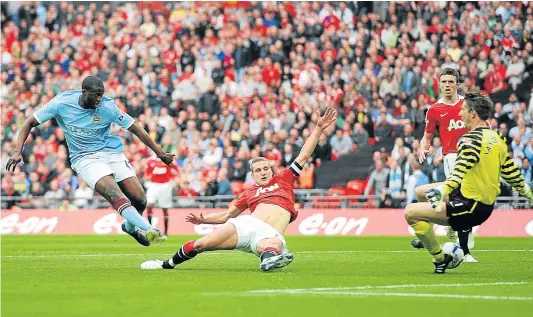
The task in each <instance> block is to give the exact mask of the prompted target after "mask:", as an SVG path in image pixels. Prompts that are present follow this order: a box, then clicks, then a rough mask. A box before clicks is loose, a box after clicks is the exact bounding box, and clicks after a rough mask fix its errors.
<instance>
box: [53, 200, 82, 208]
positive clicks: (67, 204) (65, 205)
mask: <svg viewBox="0 0 533 317" xmlns="http://www.w3.org/2000/svg"><path fill="white" fill-rule="evenodd" d="M57 209H58V210H60V211H74V210H78V207H76V205H74V204H73V203H71V202H70V200H68V199H63V200H62V201H61V204H60V205H59V207H58V208H57Z"/></svg>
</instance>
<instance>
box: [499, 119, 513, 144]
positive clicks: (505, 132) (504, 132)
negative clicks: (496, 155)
mask: <svg viewBox="0 0 533 317" xmlns="http://www.w3.org/2000/svg"><path fill="white" fill-rule="evenodd" d="M498 131H499V132H500V133H501V134H502V136H503V137H504V138H505V143H507V145H511V142H512V141H513V139H512V138H511V137H510V136H509V129H508V128H507V123H505V122H502V123H500V126H499V129H498Z"/></svg>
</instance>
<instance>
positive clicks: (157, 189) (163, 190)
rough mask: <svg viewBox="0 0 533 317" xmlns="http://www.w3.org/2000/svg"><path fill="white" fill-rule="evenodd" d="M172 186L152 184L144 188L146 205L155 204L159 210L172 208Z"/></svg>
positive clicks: (170, 184) (169, 184) (168, 184)
mask: <svg viewBox="0 0 533 317" xmlns="http://www.w3.org/2000/svg"><path fill="white" fill-rule="evenodd" d="M172 185H173V184H172V183H171V182H168V183H152V182H150V184H149V185H147V186H146V202H147V204H148V205H153V204H155V203H157V206H158V207H159V208H171V207H172V189H173V186H172Z"/></svg>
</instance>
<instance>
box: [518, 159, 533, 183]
mask: <svg viewBox="0 0 533 317" xmlns="http://www.w3.org/2000/svg"><path fill="white" fill-rule="evenodd" d="M520 173H522V175H524V180H525V181H526V182H533V169H532V167H531V161H529V159H528V158H527V157H524V159H523V160H522V167H521V168H520Z"/></svg>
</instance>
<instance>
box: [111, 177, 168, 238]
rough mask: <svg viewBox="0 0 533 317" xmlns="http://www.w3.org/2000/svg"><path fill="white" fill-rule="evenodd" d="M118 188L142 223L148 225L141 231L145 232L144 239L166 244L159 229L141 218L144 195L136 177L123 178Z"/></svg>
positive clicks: (144, 202) (144, 206)
mask: <svg viewBox="0 0 533 317" xmlns="http://www.w3.org/2000/svg"><path fill="white" fill-rule="evenodd" d="M118 186H119V187H120V190H121V191H122V192H123V193H124V194H125V195H126V197H127V198H129V199H130V200H131V204H132V205H133V207H135V209H137V211H138V213H139V214H140V215H141V217H140V218H141V219H143V222H144V223H145V224H148V225H149V229H147V230H146V229H143V230H145V231H146V238H147V239H148V240H149V241H150V242H152V243H163V242H166V241H167V236H166V235H163V234H162V233H161V231H160V230H159V229H157V228H156V227H154V226H152V225H151V224H150V223H149V222H148V221H146V220H145V219H144V218H143V217H142V214H143V212H144V209H145V208H146V204H147V202H146V194H145V193H144V189H143V187H142V185H141V183H140V182H139V180H138V179H137V177H135V176H132V177H128V178H125V179H123V180H121V181H119V182H118ZM125 218H126V217H125ZM126 219H127V218H126ZM136 226H137V225H136ZM137 227H139V226H137ZM139 228H140V227H139ZM141 229H142V228H141Z"/></svg>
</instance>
